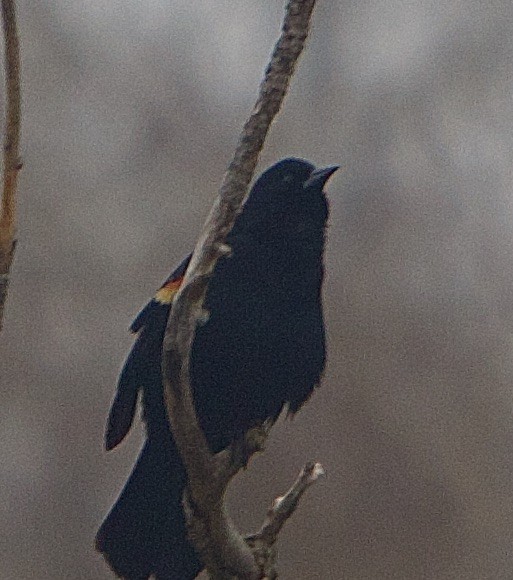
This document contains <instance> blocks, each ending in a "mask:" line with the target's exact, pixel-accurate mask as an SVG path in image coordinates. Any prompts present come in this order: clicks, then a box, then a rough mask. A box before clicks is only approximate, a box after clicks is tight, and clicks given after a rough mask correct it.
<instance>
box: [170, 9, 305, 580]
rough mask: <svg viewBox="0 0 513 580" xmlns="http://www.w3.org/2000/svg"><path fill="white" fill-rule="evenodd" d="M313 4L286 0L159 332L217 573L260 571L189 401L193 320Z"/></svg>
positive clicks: (251, 575) (195, 523) (176, 427)
mask: <svg viewBox="0 0 513 580" xmlns="http://www.w3.org/2000/svg"><path fill="white" fill-rule="evenodd" d="M314 5H315V0H289V2H288V4H287V8H286V14H285V18H284V22H283V26H282V32H281V36H280V38H279V40H278V42H277V44H276V46H275V48H274V51H273V54H272V57H271V60H270V63H269V65H268V67H267V69H266V72H265V77H264V80H263V81H262V84H261V86H260V91H259V95H258V98H257V101H256V104H255V107H254V109H253V112H252V113H251V115H250V117H249V119H248V120H247V121H246V123H245V125H244V127H243V130H242V133H241V135H240V137H239V142H238V145H237V148H236V151H235V154H234V157H233V159H232V161H231V163H230V165H229V167H228V170H227V172H226V174H225V176H224V178H223V182H222V185H221V188H220V191H219V196H218V198H217V200H216V202H215V203H214V206H213V208H212V210H211V212H210V215H209V216H208V218H207V220H206V222H205V225H204V227H203V230H202V233H201V235H200V238H199V240H198V243H197V244H196V248H195V250H194V254H193V256H192V259H191V263H190V265H189V268H188V270H187V273H186V275H185V280H184V282H183V284H182V286H181V288H180V291H179V292H178V294H177V296H176V299H175V301H174V303H173V308H172V311H171V314H170V317H169V321H168V326H167V329H166V335H165V338H164V347H163V383H164V395H165V400H166V407H167V412H168V416H169V419H170V424H171V428H172V432H173V436H174V438H175V441H176V444H177V446H178V449H179V451H180V454H181V456H182V459H183V461H184V464H185V467H186V470H187V475H188V490H187V493H188V504H189V505H188V507H189V508H190V513H189V521H190V523H191V533H190V535H191V538H192V540H193V542H194V544H195V547H196V548H197V549H198V551H199V553H200V554H201V556H202V559H203V561H204V562H205V565H206V568H207V570H208V572H209V574H210V576H211V578H216V579H220V580H221V579H223V580H224V579H232V578H238V579H244V580H256V579H258V578H261V572H260V571H259V568H258V566H257V565H256V562H255V559H254V557H253V555H252V552H251V550H250V549H249V547H248V545H247V544H246V542H245V541H244V539H243V538H242V536H241V535H240V534H239V533H238V532H237V530H235V528H234V526H233V525H232V522H231V520H230V518H229V516H228V514H227V513H226V509H225V506H224V494H225V490H226V487H227V484H228V482H229V480H230V479H231V478H232V477H233V476H234V474H235V473H236V472H237V471H238V470H239V469H240V467H241V466H242V463H241V464H240V465H235V464H234V461H233V455H232V454H230V453H229V452H223V453H220V454H218V455H216V456H214V455H212V453H211V452H210V450H209V448H208V444H207V441H206V439H205V436H204V434H203V432H202V430H201V428H200V426H199V424H198V420H197V417H196V412H195V408H194V402H193V398H192V393H191V388H190V377H189V357H190V351H191V346H192V343H193V339H194V332H195V328H196V324H197V321H198V320H199V319H200V318H201V316H202V314H203V311H202V308H203V301H204V298H205V294H206V291H207V285H208V280H209V277H210V275H211V274H212V272H213V270H214V267H215V265H216V262H217V260H218V259H219V258H220V257H221V256H223V255H225V254H226V253H229V251H230V249H229V248H228V247H227V246H226V245H225V243H224V240H225V238H226V235H227V234H228V232H229V231H230V230H231V228H232V226H233V223H234V221H235V219H236V217H237V215H238V213H239V211H240V208H241V204H242V202H243V199H244V197H245V195H246V193H247V189H248V185H249V182H250V181H251V178H252V176H253V173H254V170H255V167H256V164H257V162H258V157H259V154H260V151H261V150H262V147H263V144H264V141H265V138H266V136H267V133H268V130H269V128H270V125H271V123H272V121H273V119H274V117H275V116H276V114H277V113H278V111H279V110H280V107H281V105H282V102H283V99H284V97H285V94H286V92H287V90H288V87H289V83H290V79H291V78H292V75H293V73H294V69H295V66H296V63H297V60H298V58H299V56H300V54H301V52H302V50H303V48H304V46H305V41H306V38H307V36H308V31H309V25H310V19H311V16H312V12H313V8H314ZM256 448H258V445H257V446H256Z"/></svg>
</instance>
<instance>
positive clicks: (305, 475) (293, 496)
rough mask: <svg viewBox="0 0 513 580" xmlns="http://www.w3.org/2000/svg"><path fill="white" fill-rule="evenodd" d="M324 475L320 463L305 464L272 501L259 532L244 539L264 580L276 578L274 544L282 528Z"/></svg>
mask: <svg viewBox="0 0 513 580" xmlns="http://www.w3.org/2000/svg"><path fill="white" fill-rule="evenodd" d="M324 475H326V472H325V471H324V468H323V466H322V465H321V464H320V463H307V464H306V465H305V466H304V467H303V469H302V470H301V473H300V474H299V475H298V477H297V479H296V481H295V482H294V483H293V485H292V487H291V488H290V489H289V490H288V491H287V493H285V495H284V496H282V497H277V498H276V499H275V500H274V502H273V505H272V507H271V509H270V510H269V512H268V513H267V518H266V520H265V522H264V523H263V524H262V527H261V528H260V531H258V532H257V533H256V534H252V535H251V536H248V537H247V538H246V541H247V542H248V544H249V545H250V546H251V549H252V551H253V554H254V556H255V559H256V561H257V563H258V565H259V567H260V569H261V571H262V573H263V577H264V578H269V579H270V580H271V579H273V578H275V577H276V572H275V569H274V559H275V554H274V544H275V542H276V540H277V539H278V534H279V533H280V531H281V529H282V527H283V526H284V524H285V522H286V521H287V520H288V519H289V518H290V517H291V516H292V514H293V513H294V512H295V511H296V508H297V506H298V503H299V500H300V499H301V496H302V495H303V494H304V493H305V491H306V490H307V489H308V488H309V487H310V486H311V485H312V484H314V483H315V482H316V481H317V480H318V479H319V477H322V476H324Z"/></svg>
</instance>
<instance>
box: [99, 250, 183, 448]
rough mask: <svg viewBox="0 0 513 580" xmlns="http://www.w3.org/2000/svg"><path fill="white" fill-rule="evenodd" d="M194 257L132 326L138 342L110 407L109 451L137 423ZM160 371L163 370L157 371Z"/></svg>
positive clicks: (170, 280) (131, 352)
mask: <svg viewBox="0 0 513 580" xmlns="http://www.w3.org/2000/svg"><path fill="white" fill-rule="evenodd" d="M190 259H191V256H190V255H189V256H187V257H186V258H185V259H184V260H183V261H182V263H181V264H180V265H179V266H178V268H176V269H175V270H174V271H173V273H172V274H171V276H169V278H168V279H167V280H166V281H165V282H164V284H162V286H161V287H160V288H159V290H157V292H156V294H155V296H154V298H152V299H151V300H150V301H149V302H148V304H146V306H145V307H144V308H143V309H142V310H141V312H139V314H138V315H137V316H136V318H135V320H134V321H133V323H132V325H131V326H130V330H131V331H132V332H133V333H137V338H136V340H135V343H134V345H133V347H132V350H131V351H130V354H129V355H128V357H127V359H126V362H125V364H124V366H123V370H122V371H121V375H120V377H119V381H118V386H117V389H116V396H115V398H114V401H113V403H112V406H111V408H110V413H109V418H108V421H107V429H106V432H105V448H106V449H107V450H110V449H114V447H116V446H117V445H119V443H121V441H123V439H124V438H125V436H126V434H127V433H128V431H129V430H130V427H131V426H132V422H133V420H134V414H135V408H136V406H137V395H138V393H139V389H140V388H141V387H142V386H143V385H144V381H145V379H149V373H151V371H153V372H155V368H154V367H155V366H157V367H160V365H158V361H157V365H155V361H154V360H153V359H154V358H155V356H158V357H160V348H162V334H163V332H164V331H165V327H166V323H167V318H168V315H169V310H170V308H171V304H172V302H173V299H174V297H175V295H176V293H177V292H178V288H180V285H181V283H182V280H183V276H184V274H185V271H186V270H187V266H188V265H189V261H190ZM157 372H159V368H158V370H157Z"/></svg>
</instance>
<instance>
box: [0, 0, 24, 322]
mask: <svg viewBox="0 0 513 580" xmlns="http://www.w3.org/2000/svg"><path fill="white" fill-rule="evenodd" d="M2 22H3V29H4V38H5V92H6V110H5V136H4V179H3V191H2V210H1V215H0V330H1V328H2V321H3V313H4V305H5V301H6V298H7V287H8V285H9V272H10V269H11V264H12V260H13V257H14V248H15V245H16V243H15V239H14V236H15V217H16V203H15V200H16V184H17V179H18V172H19V170H20V169H21V162H20V158H19V143H20V124H21V98H20V51H19V46H18V34H17V30H16V9H15V1H14V0H2Z"/></svg>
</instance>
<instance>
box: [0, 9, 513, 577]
mask: <svg viewBox="0 0 513 580" xmlns="http://www.w3.org/2000/svg"><path fill="white" fill-rule="evenodd" d="M283 4H284V3H283V2H276V1H266V2H262V1H256V0H244V1H241V0H238V1H236V2H235V1H230V0H215V2H204V1H199V0H145V1H144V2H142V1H135V0H123V1H121V0H110V2H104V1H103V0H89V1H88V2H78V1H76V0H75V1H64V0H53V1H48V2H39V1H35V0H26V1H20V3H19V20H20V33H21V42H22V48H23V81H24V83H23V89H24V124H23V156H24V160H25V167H24V170H23V172H22V174H21V183H20V192H19V193H20V196H19V219H18V227H19V230H18V231H19V245H18V249H17V253H16V258H15V262H14V268H13V272H12V285H11V290H10V295H9V299H8V304H7V310H6V318H5V328H4V331H3V332H2V335H1V337H0V380H1V392H2V395H1V396H2V405H1V409H0V441H1V446H0V555H1V558H0V578H1V579H2V580H3V579H6V580H11V579H21V580H25V579H26V580H28V579H38V580H39V579H40V580H47V579H48V580H50V579H52V580H61V579H79V580H82V579H84V580H89V579H91V580H94V579H100V580H102V579H105V580H106V579H108V578H111V577H112V576H111V574H110V572H109V570H108V568H107V567H106V565H105V563H104V562H103V560H102V558H101V557H100V556H99V555H97V554H96V553H95V552H94V549H93V538H94V534H95V531H96V527H97V525H98V524H99V523H100V521H101V519H102V517H103V516H104V514H105V512H106V511H107V510H108V508H109V507H110V505H111V503H112V502H113V500H114V499H115V498H116V495H117V493H118V491H119V490H120V488H121V486H122V484H123V482H124V481H125V479H126V477H127V475H128V473H129V471H130V470H131V466H132V463H133V461H134V459H135V457H136V454H137V451H138V448H139V445H140V442H141V434H142V430H141V428H140V426H136V428H135V429H134V432H133V433H132V435H131V436H130V438H129V440H128V441H127V442H126V443H125V444H123V445H122V446H121V448H120V449H119V450H116V451H115V452H113V453H110V454H106V453H104V452H103V450H102V438H103V429H104V423H105V419H106V414H107V411H108V407H109V404H110V401H111V397H112V395H113V392H114V387H115V383H116V378H117V374H118V371H119V368H120V365H121V364H122V361H123V359H124V356H125V354H126V352H127V350H128V349H129V347H130V344H131V341H132V339H131V337H130V335H129V333H128V332H127V328H128V325H129V323H130V321H131V319H132V317H133V316H134V315H135V314H136V313H137V311H138V309H139V308H140V306H141V305H142V304H143V303H144V302H145V300H146V299H147V298H148V297H149V296H151V295H152V293H153V291H154V289H155V288H156V287H157V286H158V284H160V282H161V281H162V280H163V278H165V276H166V275H167V274H168V273H169V272H170V270H171V268H172V267H173V266H174V265H175V264H177V263H178V262H179V261H180V259H181V258H182V257H183V256H184V254H185V253H187V252H188V251H189V250H190V248H192V246H193V244H194V242H195V238H196V235H197V233H198V231H199V229H200V227H201V224H202V222H203V220H204V218H205V216H206V214H207V212H208V209H209V207H210V205H211V202H212V200H213V196H214V194H215V192H216V190H217V187H218V185H219V183H220V180H221V176H222V174H223V171H224V169H225V167H226V164H227V162H228V160H229V159H230V157H231V155H232V152H233V149H234V146H235V143H236V139H237V136H238V133H239V131H240V128H241V125H242V122H243V121H244V119H245V117H246V116H247V114H248V112H249V111H250V109H251V107H252V105H253V102H254V99H255V95H256V89H257V86H258V83H259V81H260V79H261V76H262V71H263V69H264V67H265V65H266V63H267V59H268V55H269V54H270V51H271V48H272V46H273V44H274V42H275V40H276V38H277V35H278V32H279V26H280V21H281V17H282V11H283ZM512 89H513V4H512V3H511V2H509V1H507V0H495V1H494V0H491V1H488V2H482V1H481V0H479V1H478V0H460V1H452V0H450V1H448V2H443V3H442V2H439V1H438V0H424V1H421V0H409V1H408V2H405V1H401V0H363V1H359V2H354V1H352V2H349V1H341V0H339V1H336V0H331V1H330V0H321V1H320V2H319V5H318V7H317V10H316V14H315V20H314V24H313V30H312V35H311V40H310V43H309V47H308V49H307V51H306V53H305V55H304V57H303V58H302V60H301V63H300V66H299V69H298V72H297V75H296V76H295V78H294V82H293V85H292V88H291V91H290V94H289V97H288V99H287V101H286V104H285V108H284V110H283V113H282V114H281V116H280V117H279V120H278V122H277V123H276V124H275V125H274V127H273V129H272V132H271V135H270V137H269V140H268V142H267V145H266V148H265V151H264V154H263V156H262V164H261V166H260V169H262V168H263V167H264V166H267V165H269V164H270V163H272V162H274V161H276V160H278V159H279V158H282V157H284V156H287V155H299V156H302V157H306V158H308V159H311V160H313V161H314V162H316V163H318V164H332V163H340V164H341V165H342V166H343V168H344V171H342V172H339V173H338V174H337V175H336V177H335V178H334V179H333V180H332V182H331V185H330V188H329V189H330V198H331V200H332V202H331V208H332V213H331V220H330V221H331V223H330V229H329V244H328V249H327V276H326V284H325V310H326V318H327V324H328V337H329V365H328V368H327V372H326V377H325V380H324V384H323V386H322V388H321V389H319V390H318V391H317V392H316V394H315V396H314V397H313V398H312V400H311V402H310V403H309V404H308V405H307V407H306V408H305V409H304V410H303V411H302V412H301V413H300V414H299V416H298V417H297V418H296V420H294V421H293V422H292V423H290V422H287V423H281V424H280V425H279V426H277V428H276V429H275V430H274V432H273V436H272V439H271V441H270V443H269V448H268V451H267V452H266V454H265V455H264V456H261V457H259V458H257V459H256V460H254V461H253V462H252V464H251V466H250V469H249V470H248V471H247V472H246V473H244V474H242V475H241V476H240V477H239V478H238V479H237V480H236V482H235V483H234V485H233V488H232V490H231V494H230V503H231V507H232V512H233V514H234V515H235V517H236V518H237V521H238V522H239V523H240V525H241V527H242V529H243V530H245V531H252V530H254V529H255V528H256V527H257V526H259V525H260V523H261V521H262V518H263V516H264V514H265V511H266V509H267V507H268V506H269V504H270V502H271V500H272V499H273V498H274V497H275V496H276V495H278V494H280V493H282V492H283V491H285V489H286V488H287V487H288V486H289V484H290V483H291V482H292V481H293V479H294V478H295V477H296V474H297V472H298V471H299V469H300V468H301V466H302V464H303V463H304V462H305V461H306V460H311V459H313V460H317V461H321V462H322V463H323V464H324V466H325V467H326V469H327V471H328V477H327V479H325V480H324V481H321V482H320V483H319V484H318V485H316V486H315V487H314V488H313V489H312V490H311V491H310V492H309V493H308V495H307V497H305V499H304V501H303V502H302V504H301V506H300V509H299V511H298V512H297V514H296V515H295V516H294V518H293V520H292V521H290V522H289V524H288V526H287V527H286V529H285V530H284V532H283V534H282V536H281V541H280V546H279V547H280V561H281V566H280V569H281V573H282V576H281V577H282V578H284V579H286V580H291V579H326V580H343V579H349V580H375V579H378V580H379V579H399V580H402V579H406V580H410V579H413V580H415V579H456V580H457V579H460V578H461V579H466V580H508V579H509V580H510V579H512V578H513V547H512V540H513V538H512V536H513V509H512V508H513V393H512V379H513V333H512V330H513V285H512V275H513V191H512V185H511V182H512V151H513V124H512V119H513V94H512ZM2 99H3V89H2Z"/></svg>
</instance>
